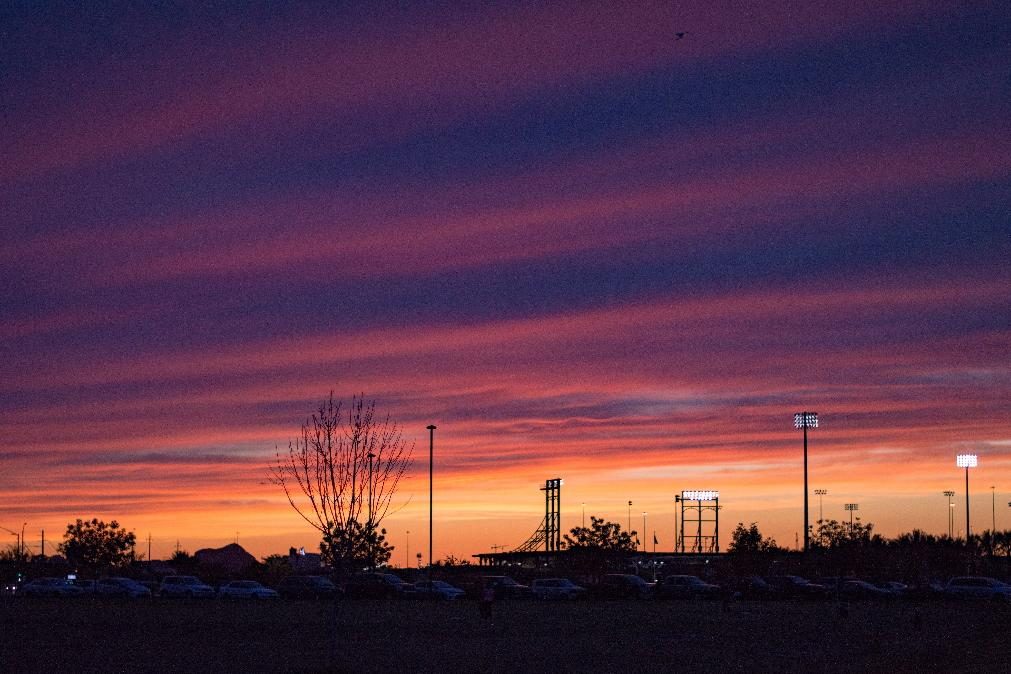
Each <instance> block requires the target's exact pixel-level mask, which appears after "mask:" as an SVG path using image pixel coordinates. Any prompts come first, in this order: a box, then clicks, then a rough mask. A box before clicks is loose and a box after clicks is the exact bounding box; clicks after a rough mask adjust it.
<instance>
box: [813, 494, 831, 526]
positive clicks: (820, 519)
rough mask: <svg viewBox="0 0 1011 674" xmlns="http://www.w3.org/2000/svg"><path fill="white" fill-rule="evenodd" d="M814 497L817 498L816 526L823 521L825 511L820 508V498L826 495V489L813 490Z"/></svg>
mask: <svg viewBox="0 0 1011 674" xmlns="http://www.w3.org/2000/svg"><path fill="white" fill-rule="evenodd" d="M814 493H815V496H817V497H818V524H821V523H822V522H824V521H825V510H824V508H822V500H821V499H822V497H823V496H825V495H826V494H828V489H815V490H814Z"/></svg>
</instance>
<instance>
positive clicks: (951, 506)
mask: <svg viewBox="0 0 1011 674" xmlns="http://www.w3.org/2000/svg"><path fill="white" fill-rule="evenodd" d="M944 495H945V496H947V497H948V538H954V537H955V502H954V501H952V500H951V499H952V497H954V496H955V492H953V491H951V490H950V489H946V490H945V492H944Z"/></svg>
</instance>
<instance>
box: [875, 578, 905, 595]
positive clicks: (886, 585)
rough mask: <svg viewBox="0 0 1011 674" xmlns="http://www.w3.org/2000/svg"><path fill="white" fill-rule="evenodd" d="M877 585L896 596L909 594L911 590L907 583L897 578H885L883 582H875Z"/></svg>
mask: <svg viewBox="0 0 1011 674" xmlns="http://www.w3.org/2000/svg"><path fill="white" fill-rule="evenodd" d="M877 586H878V587H880V588H881V589H882V590H885V591H886V592H891V593H892V594H893V595H895V596H896V597H906V596H909V594H910V590H911V588H910V587H909V586H908V585H906V584H905V583H900V582H898V581H897V580H887V581H885V582H883V583H877Z"/></svg>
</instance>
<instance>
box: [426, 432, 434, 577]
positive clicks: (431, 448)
mask: <svg viewBox="0 0 1011 674" xmlns="http://www.w3.org/2000/svg"><path fill="white" fill-rule="evenodd" d="M427 428H428V579H429V580H431V579H432V561H433V560H432V550H433V548H432V496H433V494H434V493H435V491H434V490H433V489H432V477H433V475H434V473H435V470H434V469H435V425H434V424H432V425H430V426H428V427H427Z"/></svg>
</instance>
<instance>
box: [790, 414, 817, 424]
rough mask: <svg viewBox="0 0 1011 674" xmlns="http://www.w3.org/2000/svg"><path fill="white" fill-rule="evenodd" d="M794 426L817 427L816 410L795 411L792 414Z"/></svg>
mask: <svg viewBox="0 0 1011 674" xmlns="http://www.w3.org/2000/svg"><path fill="white" fill-rule="evenodd" d="M793 427H794V428H818V413H817V412H797V413H796V414H794V415H793Z"/></svg>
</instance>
